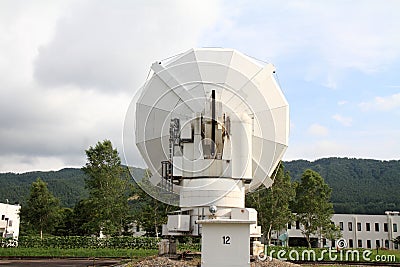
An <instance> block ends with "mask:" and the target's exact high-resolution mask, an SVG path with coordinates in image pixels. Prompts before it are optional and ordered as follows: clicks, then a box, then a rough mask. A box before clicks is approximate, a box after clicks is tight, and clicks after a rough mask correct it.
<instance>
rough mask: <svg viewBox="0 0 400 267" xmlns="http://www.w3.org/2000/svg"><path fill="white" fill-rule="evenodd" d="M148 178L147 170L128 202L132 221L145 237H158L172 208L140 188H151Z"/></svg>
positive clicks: (148, 172)
mask: <svg viewBox="0 0 400 267" xmlns="http://www.w3.org/2000/svg"><path fill="white" fill-rule="evenodd" d="M150 176H151V174H150V171H149V170H147V171H146V172H145V175H144V177H143V179H142V180H141V181H140V183H139V185H135V186H134V187H133V193H132V195H133V196H132V197H131V198H130V201H129V202H130V206H131V208H132V210H133V212H132V219H134V220H135V221H136V222H138V223H139V224H140V226H141V227H142V228H143V229H144V230H145V231H146V234H147V235H149V236H156V237H158V236H159V234H160V232H161V227H162V224H164V223H167V214H168V212H170V211H172V210H173V209H174V207H173V206H170V205H167V204H165V203H162V202H160V201H158V200H157V199H155V198H153V197H151V196H150V195H149V194H147V193H146V192H145V191H144V190H143V189H142V187H141V186H144V187H145V188H148V189H150V188H152V186H151V185H149V183H150V181H149V178H150Z"/></svg>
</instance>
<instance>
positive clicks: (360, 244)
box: [357, 239, 362, 248]
mask: <svg viewBox="0 0 400 267" xmlns="http://www.w3.org/2000/svg"><path fill="white" fill-rule="evenodd" d="M357 242H358V244H357V245H358V247H359V248H362V240H361V239H358V241H357Z"/></svg>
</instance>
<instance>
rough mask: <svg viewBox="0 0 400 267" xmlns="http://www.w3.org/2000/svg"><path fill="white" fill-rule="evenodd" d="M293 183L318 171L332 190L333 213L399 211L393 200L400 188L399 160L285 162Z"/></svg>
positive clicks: (395, 199) (346, 159) (341, 159)
mask: <svg viewBox="0 0 400 267" xmlns="http://www.w3.org/2000/svg"><path fill="white" fill-rule="evenodd" d="M285 167H286V169H287V170H289V171H290V174H291V175H292V178H293V180H294V181H299V180H300V179H301V175H302V173H303V172H304V171H305V170H306V169H312V170H314V171H317V172H318V173H320V174H321V175H322V177H324V179H325V182H326V183H327V184H328V185H329V186H330V187H331V188H332V198H331V201H332V203H333V207H334V210H335V213H360V214H384V212H385V211H387V210H400V198H398V197H396V196H397V195H398V192H399V189H400V187H399V185H400V161H399V160H390V161H380V160H373V159H349V158H325V159H319V160H316V161H312V162H310V161H306V160H295V161H290V162H285Z"/></svg>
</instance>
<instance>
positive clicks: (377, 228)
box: [375, 223, 379, 232]
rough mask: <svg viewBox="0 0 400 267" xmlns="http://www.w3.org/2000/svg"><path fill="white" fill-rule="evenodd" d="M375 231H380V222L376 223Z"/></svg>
mask: <svg viewBox="0 0 400 267" xmlns="http://www.w3.org/2000/svg"><path fill="white" fill-rule="evenodd" d="M375 232H379V223H375Z"/></svg>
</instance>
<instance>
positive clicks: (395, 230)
mask: <svg viewBox="0 0 400 267" xmlns="http://www.w3.org/2000/svg"><path fill="white" fill-rule="evenodd" d="M393 232H397V223H394V224H393Z"/></svg>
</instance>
